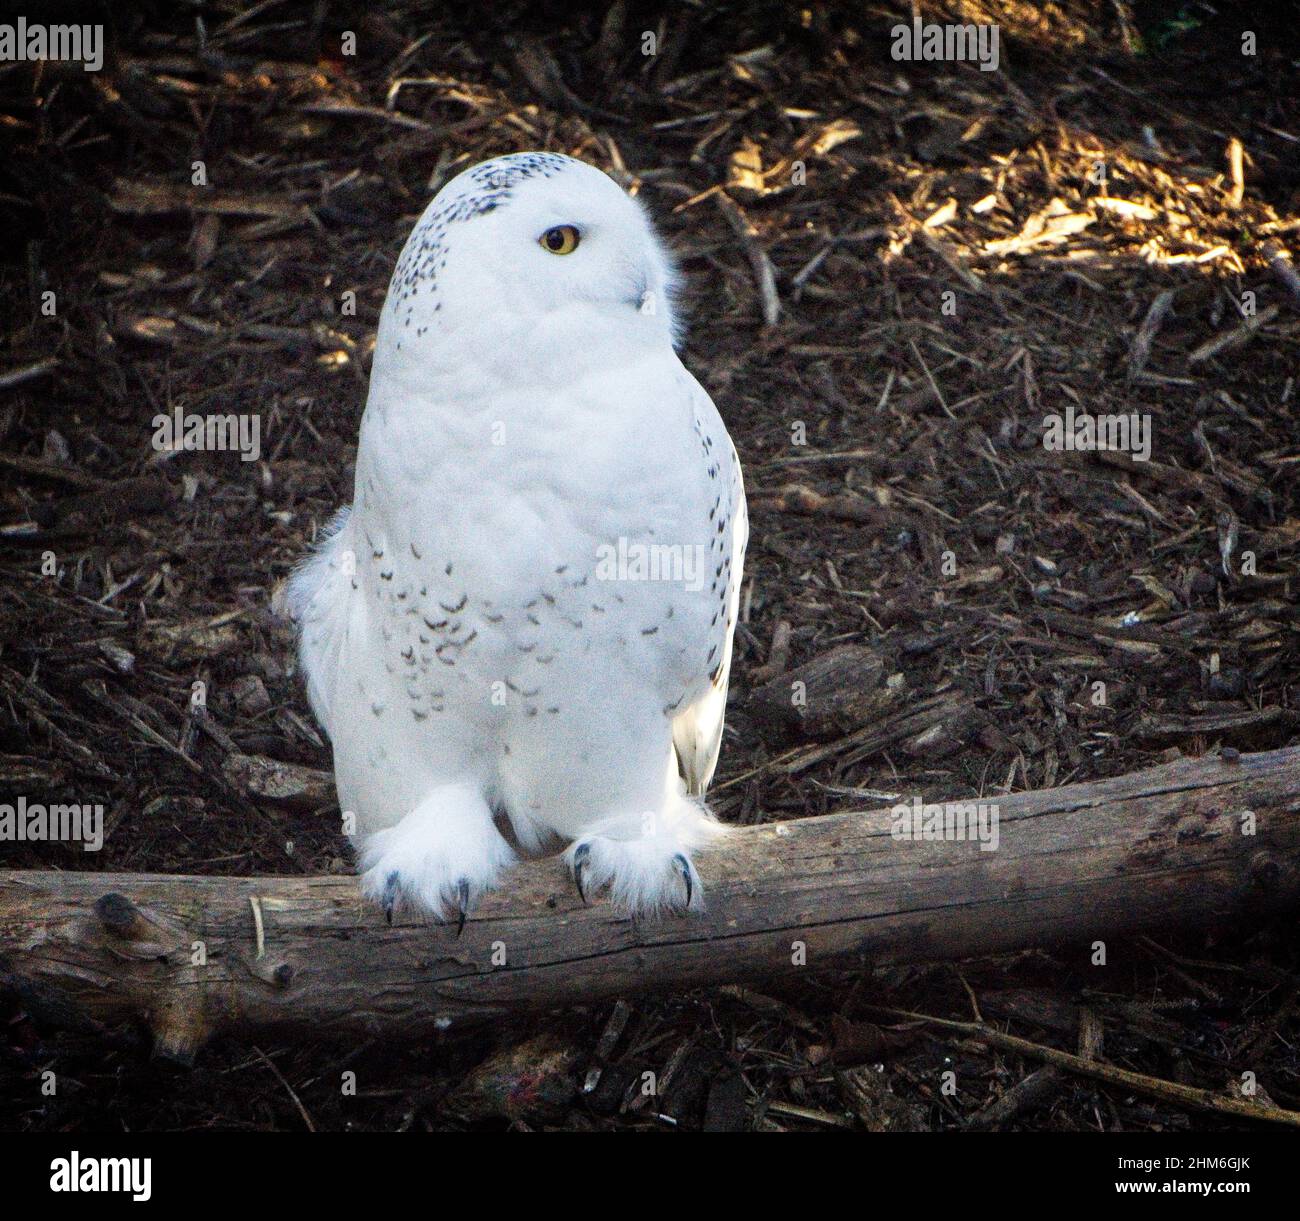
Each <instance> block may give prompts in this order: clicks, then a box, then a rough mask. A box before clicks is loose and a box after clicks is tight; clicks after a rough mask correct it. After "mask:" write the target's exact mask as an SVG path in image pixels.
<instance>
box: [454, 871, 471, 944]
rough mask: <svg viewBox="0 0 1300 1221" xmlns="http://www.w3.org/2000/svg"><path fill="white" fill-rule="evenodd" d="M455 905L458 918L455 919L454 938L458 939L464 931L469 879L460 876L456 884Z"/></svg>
mask: <svg viewBox="0 0 1300 1221" xmlns="http://www.w3.org/2000/svg"><path fill="white" fill-rule="evenodd" d="M456 907H457V910H458V911H459V914H460V918H459V919H458V920H457V921H456V938H457V940H459V939H460V935H461V933H463V932H464V931H465V919H466V917H467V916H468V915H469V879H468V878H461V880H460V881H459V882H458V883H457V885H456Z"/></svg>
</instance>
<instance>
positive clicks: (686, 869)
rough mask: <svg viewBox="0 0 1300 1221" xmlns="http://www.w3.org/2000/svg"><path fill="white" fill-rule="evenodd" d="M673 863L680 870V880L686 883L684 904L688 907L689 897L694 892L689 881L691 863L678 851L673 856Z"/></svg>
mask: <svg viewBox="0 0 1300 1221" xmlns="http://www.w3.org/2000/svg"><path fill="white" fill-rule="evenodd" d="M673 864H674V865H676V866H677V868H678V869H679V870H680V871H681V875H682V881H683V882H685V883H686V906H687V907H690V905H691V898H692V896H693V895H694V894H695V887H694V884H693V883H692V882H691V863H690V861H688V860H687V859H686V857H685V856H683V855H682V853H680V852H679V853H678V854H677V855H676V856H675V857H673Z"/></svg>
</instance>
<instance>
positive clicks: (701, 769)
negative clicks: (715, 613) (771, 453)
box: [673, 434, 749, 797]
mask: <svg viewBox="0 0 1300 1221" xmlns="http://www.w3.org/2000/svg"><path fill="white" fill-rule="evenodd" d="M724 436H725V434H724ZM731 463H732V468H731V469H732V472H733V479H734V494H733V502H732V514H731V519H732V526H731V588H730V589H729V590H728V593H727V626H726V636H725V640H724V643H723V647H722V661H721V662H720V664H719V665H718V668H717V670H716V671H714V673H713V676H712V681H711V683H710V686H709V689H708V691H706V692H705V694H704V695H703V696H701V697H700V698H699V699H698V700H696V701H695V703H693V704H691V705H690V706H689V707H687V708H684V709H683V710H682V711H681V712H680V713H679V714H678V715H677V716H676V717H675V718H674V719H673V746H674V748H675V749H676V751H677V762H678V767H679V769H680V770H681V773H682V778H683V779H684V780H685V781H686V789H687V792H689V793H690V794H692V795H693V796H695V797H703V796H704V792H705V790H706V789H707V788H708V787H709V782H710V781H711V780H712V779H713V771H714V769H715V768H716V767H717V766H718V752H719V751H720V750H721V749H722V723H723V720H724V719H725V717H726V713H727V682H728V680H729V678H730V676H731V651H732V641H733V640H734V638H735V631H736V622H737V620H738V618H739V615H740V587H741V585H742V584H743V575H744V564H745V547H746V544H747V543H748V542H749V513H748V510H747V509H746V507H745V488H744V484H743V483H742V482H741V475H740V460H739V459H738V458H737V456H736V451H735V447H734V446H732V447H731Z"/></svg>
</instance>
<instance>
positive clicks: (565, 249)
mask: <svg viewBox="0 0 1300 1221" xmlns="http://www.w3.org/2000/svg"><path fill="white" fill-rule="evenodd" d="M579 237H580V234H579V233H578V231H577V229H575V228H574V227H573V226H572V225H556V226H555V228H553V229H547V231H546V232H545V233H543V234H542V236H541V237H540V238H538V241H539V242H541V245H542V249H543V250H549V251H550V252H551V253H552V254H572V253H573V252H574V251H575V250H577V248H578V240H579Z"/></svg>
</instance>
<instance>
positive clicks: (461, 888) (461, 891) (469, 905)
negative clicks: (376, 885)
mask: <svg viewBox="0 0 1300 1221" xmlns="http://www.w3.org/2000/svg"><path fill="white" fill-rule="evenodd" d="M401 897H402V875H401V874H400V873H399V872H398V871H397V870H396V869H394V870H393V872H392V873H390V874H389V875H388V877H387V878H385V879H384V893H383V897H382V906H383V909H384V919H385V920H387V921H388V923H389V925H390V926H391V925H392V923H393V912H395V911H396V910H397V907H398V905H399V903H400V901H401ZM477 905H478V900H477V898H476V897H475V896H473V895H472V894H471V889H470V881H469V879H468V878H461V880H460V881H459V882H457V883H456V936H457V937H459V936H460V935H461V933H463V932H464V931H465V921H466V920H468V919H469V914H470V912H472V911H473V910H474V908H475V907H476V906H477ZM439 923H442V921H441V919H439Z"/></svg>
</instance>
